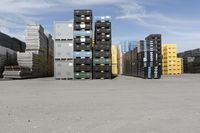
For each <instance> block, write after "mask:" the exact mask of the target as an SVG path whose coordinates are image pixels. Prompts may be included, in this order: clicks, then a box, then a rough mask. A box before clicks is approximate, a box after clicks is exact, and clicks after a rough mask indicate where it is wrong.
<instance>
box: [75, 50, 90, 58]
mask: <svg viewBox="0 0 200 133" xmlns="http://www.w3.org/2000/svg"><path fill="white" fill-rule="evenodd" d="M74 58H92V52H85V51H83V52H74Z"/></svg>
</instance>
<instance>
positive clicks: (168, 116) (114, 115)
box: [0, 74, 200, 133]
mask: <svg viewBox="0 0 200 133" xmlns="http://www.w3.org/2000/svg"><path fill="white" fill-rule="evenodd" d="M199 81H200V75H199V74H197V75H182V76H172V77H167V76H163V77H162V79H160V80H144V79H139V78H134V77H125V76H120V77H118V78H116V79H114V80H94V81H92V82H91V81H90V80H81V81H65V80H59V81H56V80H54V79H53V78H41V79H29V80H14V81H0V132H1V133H169V132H171V133H172V132H173V133H198V132H200V126H199V125H200V106H199V101H200V89H199V86H200V82H199Z"/></svg>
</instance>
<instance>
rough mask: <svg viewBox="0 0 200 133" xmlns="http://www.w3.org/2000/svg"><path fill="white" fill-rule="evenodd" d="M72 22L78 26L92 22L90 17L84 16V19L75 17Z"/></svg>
mask: <svg viewBox="0 0 200 133" xmlns="http://www.w3.org/2000/svg"><path fill="white" fill-rule="evenodd" d="M74 22H75V24H77V23H79V24H80V23H81V22H84V23H87V24H90V23H91V22H92V17H90V16H84V17H81V16H76V17H75V18H74Z"/></svg>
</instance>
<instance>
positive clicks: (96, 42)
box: [95, 40, 112, 46]
mask: <svg viewBox="0 0 200 133" xmlns="http://www.w3.org/2000/svg"><path fill="white" fill-rule="evenodd" d="M95 45H104V46H105V45H107V46H111V45H112V43H111V40H109V41H101V40H96V41H95Z"/></svg>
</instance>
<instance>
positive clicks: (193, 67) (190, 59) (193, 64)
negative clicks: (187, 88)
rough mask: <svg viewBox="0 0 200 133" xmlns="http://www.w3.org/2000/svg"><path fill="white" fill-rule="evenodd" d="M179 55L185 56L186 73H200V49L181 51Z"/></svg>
mask: <svg viewBox="0 0 200 133" xmlns="http://www.w3.org/2000/svg"><path fill="white" fill-rule="evenodd" d="M178 57H181V58H183V70H184V73H200V49H194V50H188V51H185V52H182V53H179V54H178Z"/></svg>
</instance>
